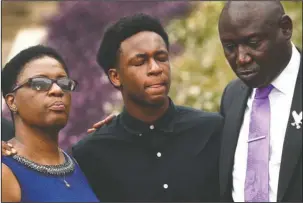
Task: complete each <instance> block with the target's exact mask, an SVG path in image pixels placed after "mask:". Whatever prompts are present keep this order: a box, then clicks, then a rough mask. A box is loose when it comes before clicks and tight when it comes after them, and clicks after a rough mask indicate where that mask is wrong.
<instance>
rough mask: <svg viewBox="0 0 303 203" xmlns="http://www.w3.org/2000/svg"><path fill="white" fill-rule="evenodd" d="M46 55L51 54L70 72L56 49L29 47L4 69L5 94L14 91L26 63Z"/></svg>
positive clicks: (3, 84) (3, 85) (38, 46)
mask: <svg viewBox="0 0 303 203" xmlns="http://www.w3.org/2000/svg"><path fill="white" fill-rule="evenodd" d="M44 56H49V57H52V58H54V59H56V60H57V61H59V62H60V63H61V64H62V66H63V68H64V70H65V71H66V73H67V74H68V70H67V67H66V64H65V62H64V60H63V58H62V57H61V56H60V54H59V53H58V52H57V51H56V50H55V49H53V48H51V47H47V46H43V45H36V46H32V47H29V48H27V49H24V50H22V51H21V52H19V53H18V54H17V55H16V56H14V57H13V58H12V59H11V60H10V61H9V62H8V63H7V64H6V65H5V66H4V68H3V69H2V72H1V81H2V82H1V86H2V92H3V96H5V95H6V94H8V93H10V92H11V91H12V89H13V86H14V85H15V84H16V81H17V78H18V76H19V74H20V72H21V70H22V69H23V67H24V65H25V64H26V63H28V62H30V61H32V60H33V59H38V58H42V57H44Z"/></svg>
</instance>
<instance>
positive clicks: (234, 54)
mask: <svg viewBox="0 0 303 203" xmlns="http://www.w3.org/2000/svg"><path fill="white" fill-rule="evenodd" d="M291 35H292V21H291V19H290V17H289V16H287V15H286V14H285V13H284V9H283V6H282V5H281V3H280V2H279V1H229V2H228V3H226V5H225V6H224V8H223V10H222V12H221V15H220V19H219V36H220V40H221V43H222V46H223V49H224V54H225V57H226V59H227V60H228V62H229V64H230V66H231V68H232V69H233V71H234V72H235V73H236V75H237V76H238V77H239V78H240V79H242V80H243V81H244V82H245V83H246V84H247V85H248V86H250V87H261V86H266V85H268V84H270V82H271V81H272V80H273V79H274V78H276V77H277V76H278V75H279V74H280V72H281V71H282V70H283V69H284V68H285V67H286V65H287V63H288V62H289V60H290V57H291V43H290V39H291Z"/></svg>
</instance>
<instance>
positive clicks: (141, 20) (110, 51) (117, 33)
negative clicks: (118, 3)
mask: <svg viewBox="0 0 303 203" xmlns="http://www.w3.org/2000/svg"><path fill="white" fill-rule="evenodd" d="M142 31H152V32H155V33H157V34H159V35H160V36H161V37H162V38H163V40H164V42H165V44H166V47H167V49H168V48H169V41H168V35H167V33H166V32H165V30H164V28H163V26H162V25H161V23H160V21H159V20H158V19H156V18H154V17H152V16H149V15H146V14H142V13H139V14H134V15H131V16H126V17H123V18H121V19H120V20H118V21H117V22H115V23H114V24H112V25H111V26H109V27H108V28H107V29H106V31H105V33H104V36H103V39H102V42H101V45H100V47H99V50H98V54H97V62H98V64H99V65H100V66H101V67H102V68H103V70H104V72H105V73H106V74H107V75H108V70H109V69H110V68H114V67H115V66H116V65H117V54H118V50H119V48H120V45H121V42H123V41H124V40H125V39H127V38H129V37H131V36H133V35H135V34H137V33H139V32H142Z"/></svg>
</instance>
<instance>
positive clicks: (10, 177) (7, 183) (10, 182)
mask: <svg viewBox="0 0 303 203" xmlns="http://www.w3.org/2000/svg"><path fill="white" fill-rule="evenodd" d="M2 160H3V159H2ZM1 167H2V177H1V178H2V192H1V195H2V201H4V202H20V200H21V188H20V185H19V182H18V180H17V178H16V177H15V175H14V173H13V171H12V170H11V169H10V167H9V166H7V165H6V164H5V163H2V164H1Z"/></svg>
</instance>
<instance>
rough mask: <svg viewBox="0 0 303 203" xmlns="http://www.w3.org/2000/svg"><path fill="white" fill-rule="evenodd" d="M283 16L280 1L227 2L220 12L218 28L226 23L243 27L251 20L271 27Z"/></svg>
mask: <svg viewBox="0 0 303 203" xmlns="http://www.w3.org/2000/svg"><path fill="white" fill-rule="evenodd" d="M284 14H285V12H284V8H283V6H282V4H281V3H280V1H228V2H227V3H226V4H225V6H224V8H223V10H222V12H221V15H220V19H219V26H220V24H221V23H224V22H226V21H227V22H237V23H238V24H239V25H244V26H245V25H247V22H248V21H251V20H256V21H259V22H260V23H264V24H266V25H267V26H272V25H275V24H277V23H278V22H279V19H280V18H281V17H282V16H283V15H284Z"/></svg>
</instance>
